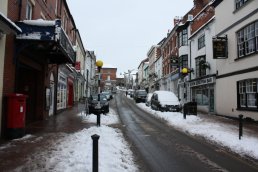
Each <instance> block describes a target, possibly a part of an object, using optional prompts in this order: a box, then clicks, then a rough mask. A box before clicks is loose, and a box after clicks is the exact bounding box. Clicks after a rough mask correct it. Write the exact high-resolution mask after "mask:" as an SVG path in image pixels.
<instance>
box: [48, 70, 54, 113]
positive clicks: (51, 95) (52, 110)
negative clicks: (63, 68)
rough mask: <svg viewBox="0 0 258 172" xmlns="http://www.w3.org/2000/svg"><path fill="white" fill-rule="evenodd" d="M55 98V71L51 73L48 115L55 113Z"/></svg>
mask: <svg viewBox="0 0 258 172" xmlns="http://www.w3.org/2000/svg"><path fill="white" fill-rule="evenodd" d="M54 98H55V79H54V74H53V72H52V73H51V75H50V106H49V112H48V115H49V116H52V115H54V102H55V101H54Z"/></svg>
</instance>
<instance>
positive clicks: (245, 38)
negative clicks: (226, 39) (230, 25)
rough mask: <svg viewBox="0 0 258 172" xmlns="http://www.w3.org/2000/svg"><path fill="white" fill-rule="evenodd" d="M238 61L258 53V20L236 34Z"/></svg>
mask: <svg viewBox="0 0 258 172" xmlns="http://www.w3.org/2000/svg"><path fill="white" fill-rule="evenodd" d="M236 37H237V53H238V59H240V58H244V57H246V56H249V55H251V54H254V53H257V52H258V20H256V21H254V22H252V23H249V24H248V25H246V26H245V27H243V28H242V29H240V30H239V31H237V32H236Z"/></svg>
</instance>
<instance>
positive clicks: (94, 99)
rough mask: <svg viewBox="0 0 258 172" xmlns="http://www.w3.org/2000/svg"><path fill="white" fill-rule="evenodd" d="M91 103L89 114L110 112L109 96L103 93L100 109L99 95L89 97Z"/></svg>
mask: <svg viewBox="0 0 258 172" xmlns="http://www.w3.org/2000/svg"><path fill="white" fill-rule="evenodd" d="M88 104H89V114H91V113H93V114H95V115H97V114H98V113H99V112H100V113H104V114H106V113H108V112H109V103H108V100H107V97H106V96H105V95H103V94H100V107H101V108H100V109H98V95H97V94H96V95H92V96H90V97H89V99H88Z"/></svg>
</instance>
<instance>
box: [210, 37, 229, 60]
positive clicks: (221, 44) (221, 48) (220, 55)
mask: <svg viewBox="0 0 258 172" xmlns="http://www.w3.org/2000/svg"><path fill="white" fill-rule="evenodd" d="M212 45H213V59H226V58H228V38H227V36H225V37H215V38H213V39H212Z"/></svg>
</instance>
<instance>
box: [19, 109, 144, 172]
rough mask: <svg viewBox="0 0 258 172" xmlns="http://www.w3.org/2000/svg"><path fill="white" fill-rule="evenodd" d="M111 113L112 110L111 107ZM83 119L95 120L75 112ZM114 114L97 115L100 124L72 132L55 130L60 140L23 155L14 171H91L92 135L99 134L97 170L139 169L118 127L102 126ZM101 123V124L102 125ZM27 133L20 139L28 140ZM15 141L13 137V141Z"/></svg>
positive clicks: (110, 121) (115, 119) (112, 120)
mask: <svg viewBox="0 0 258 172" xmlns="http://www.w3.org/2000/svg"><path fill="white" fill-rule="evenodd" d="M111 112H114V111H113V110H111ZM77 116H80V117H81V118H82V121H83V122H86V121H87V122H96V115H93V114H91V115H88V116H86V115H85V114H83V113H80V114H77ZM118 122H119V120H118V116H117V115H115V113H114V114H113V113H109V114H108V115H101V127H91V128H89V129H83V130H81V131H79V132H76V133H73V134H66V133H56V134H59V135H61V136H62V137H61V138H60V139H56V140H53V144H51V146H47V147H46V148H45V149H43V150H42V148H39V150H38V151H37V152H36V153H34V154H33V155H30V156H29V157H27V161H26V162H27V163H26V164H23V165H22V166H20V167H18V168H16V169H15V170H14V171H38V172H41V171H42V172H43V171H44V172H45V171H55V172H73V171H78V172H85V171H88V172H91V171H92V149H93V148H92V147H93V141H92V138H91V136H92V135H95V134H97V135H99V136H100V138H99V171H102V172H110V171H112V172H121V171H129V172H130V171H132V172H134V171H139V170H138V168H137V166H136V165H135V163H134V161H133V154H132V152H131V151H130V148H129V145H128V143H127V142H126V140H125V139H124V137H123V134H122V133H121V132H120V130H118V129H114V128H111V127H108V126H105V125H109V124H116V123H118ZM104 124H105V125H104ZM33 137H35V136H33ZM31 138H32V136H31V135H28V136H25V137H23V138H21V139H18V140H20V141H26V139H31ZM16 141H17V140H16Z"/></svg>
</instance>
